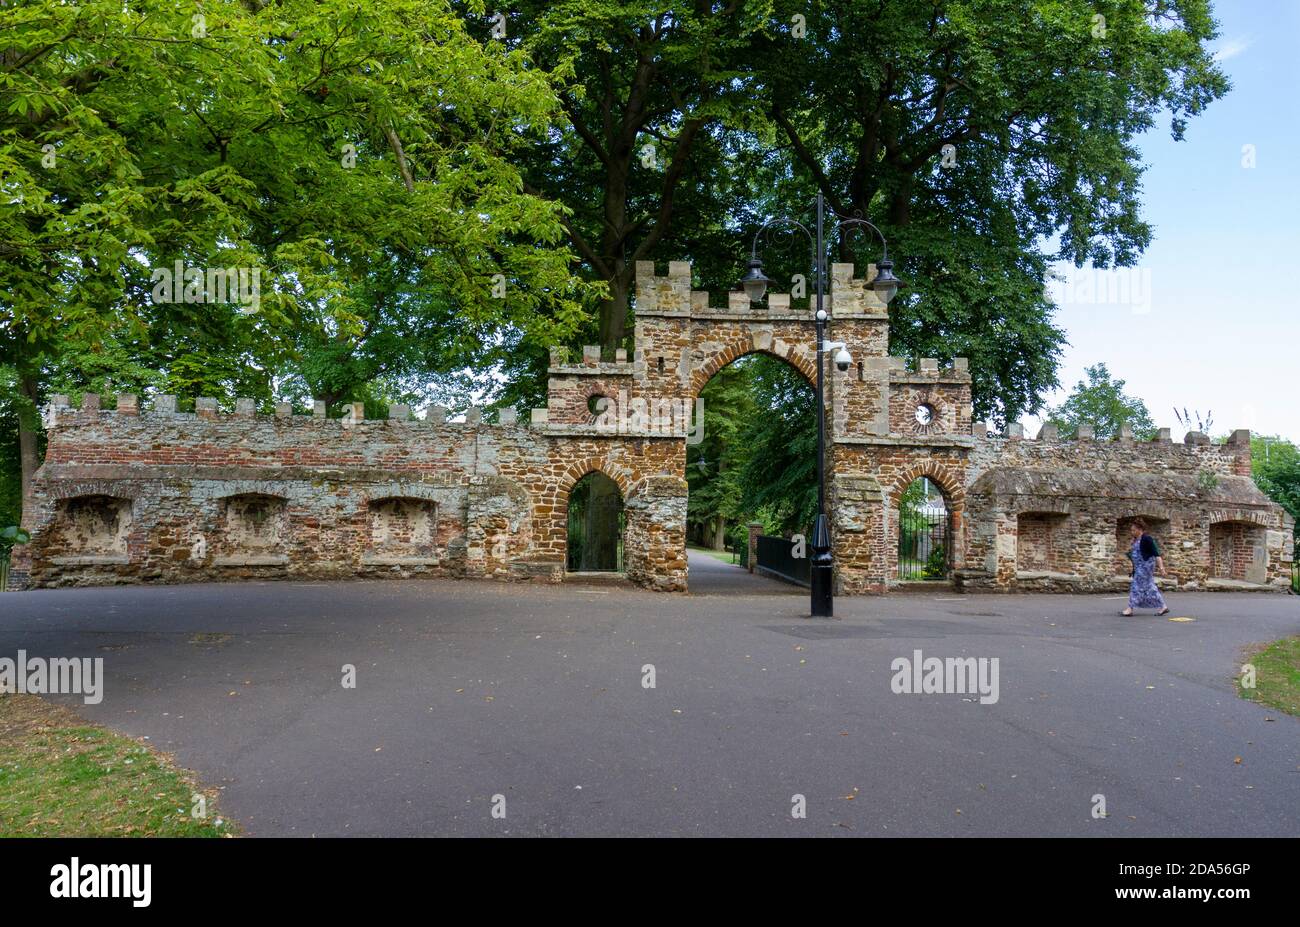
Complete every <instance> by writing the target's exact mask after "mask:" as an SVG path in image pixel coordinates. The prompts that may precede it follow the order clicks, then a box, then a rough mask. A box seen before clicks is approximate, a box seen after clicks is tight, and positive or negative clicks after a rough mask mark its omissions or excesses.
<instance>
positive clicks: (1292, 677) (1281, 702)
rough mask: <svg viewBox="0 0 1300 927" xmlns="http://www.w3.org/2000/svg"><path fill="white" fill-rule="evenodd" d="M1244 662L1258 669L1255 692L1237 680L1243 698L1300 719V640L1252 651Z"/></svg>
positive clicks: (1272, 644) (1282, 641) (1284, 640)
mask: <svg viewBox="0 0 1300 927" xmlns="http://www.w3.org/2000/svg"><path fill="white" fill-rule="evenodd" d="M1242 662H1243V663H1250V664H1252V665H1254V667H1255V688H1253V689H1247V688H1245V687H1244V686H1243V685H1242V674H1238V676H1237V692H1238V693H1239V694H1240V695H1241V697H1242V698H1244V699H1249V700H1250V701H1252V702H1259V703H1260V704H1261V705H1268V706H1269V707H1270V708H1276V709H1277V710H1278V711H1285V712H1286V713H1287V714H1292V715H1297V716H1300V636H1298V637H1284V638H1282V639H1281V640H1280V641H1274V642H1273V643H1271V644H1265V645H1263V646H1260V647H1258V648H1252V649H1251V650H1250V652H1248V653H1247V654H1246V657H1245V659H1244V660H1242Z"/></svg>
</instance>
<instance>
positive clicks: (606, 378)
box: [11, 262, 1294, 594]
mask: <svg viewBox="0 0 1300 927" xmlns="http://www.w3.org/2000/svg"><path fill="white" fill-rule="evenodd" d="M874 275H875V268H874V267H872V266H868V268H867V271H866V273H865V274H864V276H863V277H861V278H857V277H854V274H853V267H852V266H851V265H847V264H835V265H833V266H832V273H831V277H832V288H831V291H830V300H829V304H828V309H829V311H830V318H831V323H830V332H829V333H828V337H829V338H830V339H831V340H834V341H843V342H846V343H847V345H848V350H849V351H850V353H851V354H852V355H853V357H854V362H853V363H852V364H851V365H850V366H849V369H848V370H845V371H840V370H837V369H836V368H835V367H834V365H833V364H832V363H831V362H830V359H829V356H827V358H826V366H825V368H824V369H823V376H824V379H825V384H826V402H827V413H828V415H827V420H828V442H827V445H828V446H827V473H828V481H829V487H828V489H829V498H828V505H829V508H830V516H831V532H832V540H833V544H834V551H835V558H836V567H837V572H836V583H837V588H838V590H839V591H840V592H841V593H848V594H853V593H879V592H885V591H887V590H888V589H889V588H891V586H893V585H895V584H896V583H897V582H898V534H899V527H898V521H899V507H900V497H901V496H902V494H903V492H904V491H905V490H906V489H907V487H908V485H909V484H911V483H912V482H913V481H914V480H916V479H918V478H920V477H928V478H929V479H930V480H931V481H933V482H934V483H935V485H936V486H938V488H939V489H940V491H941V492H942V493H943V496H944V498H945V500H946V503H947V507H948V511H949V517H950V521H951V524H950V532H949V542H948V543H949V545H950V547H951V551H950V560H951V563H952V565H953V567H954V570H953V578H954V581H955V584H956V586H957V587H958V588H959V589H969V590H978V589H997V590H1017V589H1044V590H1069V591H1086V590H1096V589H1112V588H1117V587H1121V586H1122V585H1123V584H1124V583H1125V582H1126V579H1125V578H1124V573H1126V572H1127V563H1126V560H1125V558H1124V554H1125V552H1126V550H1127V537H1128V535H1127V525H1128V522H1129V520H1131V519H1132V518H1133V517H1136V516H1142V517H1144V518H1145V519H1146V520H1147V521H1148V522H1150V523H1151V524H1152V526H1153V527H1152V530H1153V533H1155V534H1156V536H1157V538H1158V539H1159V541H1160V543H1161V545H1162V548H1163V550H1164V557H1165V563H1166V565H1167V567H1168V569H1169V571H1170V573H1171V576H1170V578H1169V579H1167V580H1165V582H1166V583H1169V584H1176V585H1180V586H1184V587H1188V588H1244V587H1249V588H1282V587H1283V586H1284V585H1285V584H1286V581H1287V576H1288V572H1289V569H1290V564H1291V560H1292V557H1293V554H1294V552H1293V549H1292V540H1291V537H1292V527H1293V526H1292V523H1291V520H1290V518H1289V517H1288V516H1287V515H1286V514H1285V512H1284V511H1283V510H1282V509H1281V508H1280V507H1279V506H1277V505H1274V504H1273V503H1271V502H1269V500H1268V499H1266V498H1265V497H1264V496H1263V495H1262V494H1261V493H1260V492H1259V490H1258V489H1256V488H1255V486H1254V484H1253V483H1252V482H1251V480H1250V447H1249V435H1248V434H1247V433H1245V432H1237V433H1235V434H1234V436H1233V439H1232V440H1231V441H1230V442H1229V443H1228V444H1226V445H1213V444H1211V443H1210V442H1209V441H1208V440H1207V439H1206V438H1205V437H1204V436H1202V435H1197V434H1195V433H1193V434H1189V435H1188V436H1187V439H1186V440H1185V441H1184V442H1183V443H1181V444H1174V443H1173V442H1171V441H1170V440H1169V437H1168V433H1167V432H1164V433H1162V435H1161V436H1160V438H1159V439H1157V440H1156V441H1153V442H1146V443H1141V444H1139V443H1136V442H1134V441H1133V440H1132V439H1131V437H1128V436H1121V439H1120V440H1117V441H1107V442H1101V441H1093V440H1090V439H1089V436H1088V435H1087V433H1086V432H1087V430H1086V429H1081V431H1083V432H1084V433H1083V434H1081V435H1080V439H1079V440H1075V441H1061V440H1059V439H1058V438H1057V436H1056V434H1055V431H1054V429H1052V428H1051V427H1044V429H1043V432H1042V433H1041V434H1040V435H1039V437H1038V438H1037V439H1032V440H1030V439H1026V438H1025V436H1024V429H1023V428H1022V427H1021V426H1019V425H1014V424H1013V425H1011V426H1008V428H1007V433H1006V435H1004V436H1002V435H989V434H988V433H987V429H986V428H985V426H983V425H982V424H979V423H975V422H973V421H972V405H971V377H970V371H969V369H968V365H967V362H966V360H965V359H964V358H953V359H952V360H951V361H950V362H949V363H947V364H941V363H940V361H939V360H937V359H932V358H919V359H916V360H915V361H913V362H912V363H909V362H908V361H907V360H906V359H903V358H896V357H890V356H888V343H889V316H888V311H887V307H886V306H885V305H884V304H883V303H881V302H880V300H879V299H878V298H877V296H876V294H875V293H874V291H873V290H872V289H871V286H870V283H871V280H872V279H873V277H874ZM636 314H637V321H636V327H635V350H634V351H633V353H632V356H631V357H630V358H629V357H628V356H627V355H626V353H625V352H624V351H622V350H620V351H618V352H617V353H616V354H615V356H614V357H613V358H612V359H603V358H602V357H601V354H600V351H599V350H597V349H596V348H591V347H588V348H585V349H584V350H583V351H582V356H581V358H580V359H579V358H577V357H570V356H569V354H568V352H566V351H564V350H561V349H554V350H553V351H552V353H551V359H550V368H549V371H548V375H549V390H548V398H547V405H546V407H545V408H543V409H534V410H532V413H531V415H530V416H529V417H528V421H527V422H525V423H519V422H517V421H516V416H515V414H514V412H513V410H503V412H502V414H501V421H500V424H495V425H488V424H485V423H483V422H482V420H481V413H479V412H477V411H472V412H471V413H470V414H469V415H468V416H467V417H466V421H465V422H464V423H450V422H447V421H446V420H445V419H446V414H445V411H444V410H441V409H438V408H436V407H435V408H434V409H431V410H430V411H429V413H428V414H427V415H426V416H425V418H424V419H422V420H415V419H412V417H411V415H410V410H409V409H408V408H406V407H404V406H393V407H391V408H390V413H389V417H388V418H387V419H386V420H379V421H368V420H366V419H365V416H364V408H363V407H362V406H361V405H360V404H355V405H354V406H353V407H352V408H351V409H350V410H349V413H348V415H347V416H346V417H345V418H343V419H330V418H326V417H325V409H324V404H323V403H319V402H318V403H316V404H315V409H314V414H313V415H310V416H307V415H294V414H293V412H292V409H291V408H290V407H289V406H288V405H287V404H281V405H278V406H277V407H276V409H275V414H274V415H273V416H269V415H257V414H255V412H254V406H253V403H252V401H251V400H244V399H241V400H237V402H236V404H235V408H234V410H233V412H223V411H221V410H220V409H219V408H218V404H217V401H216V400H215V399H210V398H199V399H198V400H197V403H196V412H195V413H192V414H179V413H177V412H176V399H175V397H169V396H160V397H156V398H155V399H154V400H153V401H152V402H151V403H149V404H148V405H149V408H142V407H141V403H139V402H138V401H137V400H136V397H134V396H121V397H118V401H117V408H116V409H115V410H113V411H107V410H101V409H100V402H99V397H98V396H94V395H87V396H85V397H84V398H83V400H82V403H81V407H80V408H79V409H73V408H71V407H70V404H69V403H68V402H67V400H66V398H65V397H56V398H55V401H54V402H53V403H52V407H51V409H50V410H49V416H50V428H49V447H48V450H47V454H46V460H45V464H44V465H43V466H42V467H41V469H40V470H39V471H38V473H37V474H36V478H35V480H34V482H33V486H32V492H31V496H30V497H29V499H28V500H27V504H26V505H25V506H24V516H23V519H24V526H25V527H27V528H28V529H29V530H30V531H31V532H32V535H33V539H32V542H31V543H30V544H28V545H22V546H19V547H18V548H16V549H15V560H14V565H13V571H12V573H11V580H14V581H16V582H17V583H18V584H22V583H24V582H27V583H30V584H31V585H35V586H60V585H77V584H92V583H115V582H191V581H199V580H215V579H242V578H273V577H344V576H411V575H449V576H460V577H497V578H517V579H532V580H541V581H546V582H558V581H560V580H561V579H562V578H563V575H564V569H565V561H566V554H567V545H568V503H569V495H570V493H571V492H572V490H573V487H574V485H575V484H576V483H577V481H578V480H579V479H581V478H582V477H583V476H585V475H586V474H588V473H590V472H593V471H600V472H602V473H604V474H605V475H606V476H608V477H610V478H611V479H612V480H613V481H614V482H615V483H616V484H617V485H618V487H619V491H620V493H621V494H622V497H623V503H624V507H625V512H626V531H625V534H624V539H623V541H624V564H625V570H626V573H627V575H628V577H629V578H630V579H631V580H632V581H634V582H636V583H638V584H640V585H642V586H645V587H648V588H652V589H659V590H665V591H679V590H683V589H685V588H686V585H687V564H686V548H685V543H686V492H687V485H686V481H685V479H684V474H685V466H686V446H687V441H688V440H689V436H690V434H691V429H692V427H693V425H694V424H696V423H697V421H698V413H697V410H696V408H695V403H696V400H697V399H698V397H699V395H700V391H701V390H702V389H703V388H704V386H705V384H706V383H707V382H708V381H709V378H710V377H712V376H713V375H714V374H715V373H717V372H718V371H719V370H720V369H722V368H723V367H724V366H726V365H727V364H729V363H731V362H732V361H734V360H736V359H737V358H740V357H742V356H744V355H747V354H752V353H756V352H760V353H766V354H770V355H773V356H775V357H779V358H782V359H783V360H785V361H787V362H788V363H790V364H791V365H792V366H793V367H794V368H795V369H796V370H798V371H799V372H800V373H801V374H802V375H803V376H804V377H805V378H806V379H808V380H809V381H810V382H812V381H815V379H816V376H817V370H816V356H815V346H814V344H813V338H814V327H813V324H812V320H811V318H810V313H809V312H808V311H806V310H801V311H794V310H792V308H791V301H790V296H789V295H787V294H781V293H772V294H770V295H769V296H768V297H767V302H766V305H764V306H755V305H753V304H751V303H750V302H749V300H748V299H747V298H746V297H745V295H744V294H742V293H729V294H727V296H726V301H725V305H718V306H711V305H710V297H709V294H708V293H705V292H701V291H696V290H693V289H692V280H691V266H690V264H688V263H685V262H673V263H671V264H669V266H668V273H667V275H666V276H660V275H658V274H656V272H655V268H654V265H653V264H651V263H648V262H641V263H638V265H637V293H636ZM597 400H599V401H598V402H597ZM593 407H594V408H593ZM922 407H924V408H922ZM918 410H920V411H922V412H923V413H924V414H922V415H918ZM810 413H811V410H810Z"/></svg>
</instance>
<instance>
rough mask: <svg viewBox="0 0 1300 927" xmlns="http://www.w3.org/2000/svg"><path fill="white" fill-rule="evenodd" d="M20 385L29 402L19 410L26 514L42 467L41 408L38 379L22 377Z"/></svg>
mask: <svg viewBox="0 0 1300 927" xmlns="http://www.w3.org/2000/svg"><path fill="white" fill-rule="evenodd" d="M18 384H19V389H20V390H21V391H22V396H23V398H24V399H26V400H27V402H26V403H22V404H21V406H20V408H19V409H18V455H19V460H20V461H21V464H22V474H23V476H22V480H23V483H22V485H23V497H22V506H23V511H24V512H26V511H27V494H28V492H29V490H30V489H31V487H32V477H33V476H35V475H36V469H37V467H39V466H40V465H41V460H40V456H39V453H38V450H37V449H38V447H39V445H38V441H39V438H40V433H39V432H38V430H37V429H38V428H39V427H40V426H39V424H38V423H39V421H40V417H39V413H38V412H37V411H35V410H37V409H39V406H38V405H37V387H36V379H35V378H34V377H29V376H22V377H20V378H19V381H18ZM28 403H30V407H28Z"/></svg>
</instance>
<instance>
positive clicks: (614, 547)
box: [565, 472, 626, 573]
mask: <svg viewBox="0 0 1300 927" xmlns="http://www.w3.org/2000/svg"><path fill="white" fill-rule="evenodd" d="M593 490H596V491H593ZM568 522H569V544H568V557H567V558H566V563H565V569H567V570H568V571H569V572H571V573H573V572H587V573H591V572H622V571H623V529H624V527H625V526H626V516H625V514H624V512H623V499H622V496H621V495H620V494H619V491H618V486H617V485H616V484H615V483H614V481H613V480H611V479H610V478H609V477H607V476H605V475H604V474H603V473H596V472H593V473H588V474H587V475H586V476H584V477H583V478H582V479H581V480H579V481H578V482H577V484H575V485H574V487H573V490H572V491H571V492H570V494H569V513H568Z"/></svg>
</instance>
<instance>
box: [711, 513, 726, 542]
mask: <svg viewBox="0 0 1300 927" xmlns="http://www.w3.org/2000/svg"><path fill="white" fill-rule="evenodd" d="M713 549H714V550H726V549H727V519H726V517H725V516H723V515H719V516H718V520H717V522H716V523H715V525H714V529H713Z"/></svg>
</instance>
